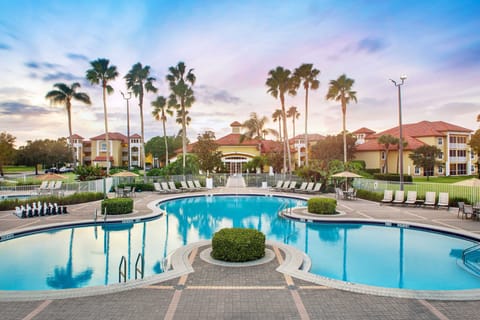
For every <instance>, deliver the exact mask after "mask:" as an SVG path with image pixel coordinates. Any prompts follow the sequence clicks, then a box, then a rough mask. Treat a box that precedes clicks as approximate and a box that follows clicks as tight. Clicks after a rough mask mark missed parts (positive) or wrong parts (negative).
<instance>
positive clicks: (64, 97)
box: [45, 82, 92, 168]
mask: <svg viewBox="0 0 480 320" xmlns="http://www.w3.org/2000/svg"><path fill="white" fill-rule="evenodd" d="M53 86H54V87H55V88H57V89H56V90H52V91H49V92H48V93H47V95H46V96H45V98H46V99H48V100H50V103H51V104H52V105H65V108H66V109H67V117H68V134H69V141H70V145H71V147H72V153H73V167H74V168H75V167H76V166H77V153H76V152H75V149H74V147H73V139H72V135H73V132H72V99H73V100H77V101H80V102H83V103H85V104H86V105H91V104H92V102H91V101H90V97H89V96H88V94H86V93H85V92H77V89H78V88H80V83H78V82H75V83H72V84H71V85H70V86H68V85H66V84H65V83H55V84H54V85H53Z"/></svg>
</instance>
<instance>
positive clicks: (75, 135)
mask: <svg viewBox="0 0 480 320" xmlns="http://www.w3.org/2000/svg"><path fill="white" fill-rule="evenodd" d="M72 139H77V140H79V139H85V138H84V137H82V136H80V135H78V134H76V133H74V134H72Z"/></svg>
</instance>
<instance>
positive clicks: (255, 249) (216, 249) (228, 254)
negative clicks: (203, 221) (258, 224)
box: [211, 228, 265, 262]
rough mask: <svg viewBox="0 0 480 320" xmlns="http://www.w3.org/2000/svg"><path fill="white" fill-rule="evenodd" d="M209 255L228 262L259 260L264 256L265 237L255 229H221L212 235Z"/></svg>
mask: <svg viewBox="0 0 480 320" xmlns="http://www.w3.org/2000/svg"><path fill="white" fill-rule="evenodd" d="M211 255H212V258H214V259H217V260H222V261H230V262H245V261H252V260H257V259H260V258H262V257H264V256H265V235H264V234H263V233H261V232H260V231H258V230H255V229H243V228H225V229H222V230H220V231H218V232H215V234H214V235H213V239H212V254H211Z"/></svg>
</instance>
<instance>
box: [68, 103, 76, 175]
mask: <svg viewBox="0 0 480 320" xmlns="http://www.w3.org/2000/svg"><path fill="white" fill-rule="evenodd" d="M67 117H68V134H69V137H68V139H69V142H70V148H72V156H73V158H72V159H73V168H74V169H75V168H76V167H77V159H76V158H77V157H76V152H75V148H74V147H73V139H72V136H73V133H72V105H71V104H70V101H67Z"/></svg>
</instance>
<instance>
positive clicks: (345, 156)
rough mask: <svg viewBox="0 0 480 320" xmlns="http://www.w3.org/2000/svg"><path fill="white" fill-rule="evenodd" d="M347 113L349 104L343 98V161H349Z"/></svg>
mask: <svg viewBox="0 0 480 320" xmlns="http://www.w3.org/2000/svg"><path fill="white" fill-rule="evenodd" d="M346 113H347V104H346V103H345V101H344V99H342V118H343V119H342V120H343V163H347V131H346V125H345V118H346V115H345V114H346Z"/></svg>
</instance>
